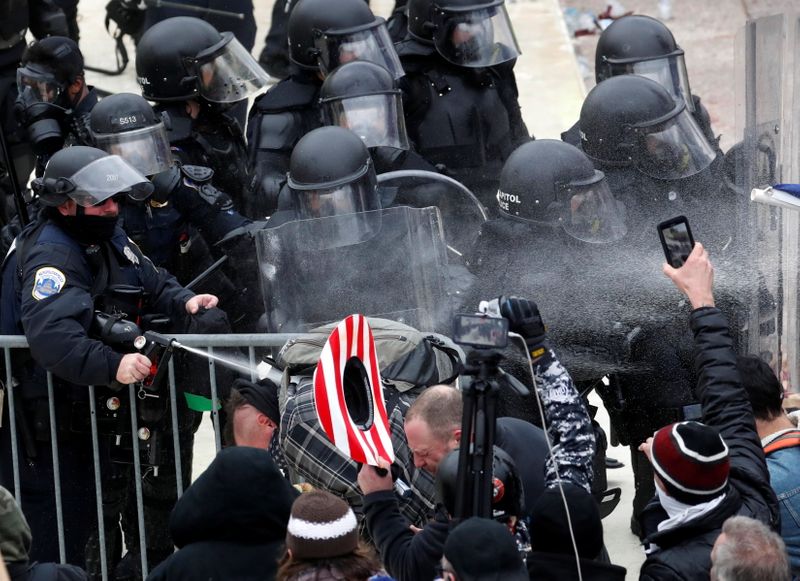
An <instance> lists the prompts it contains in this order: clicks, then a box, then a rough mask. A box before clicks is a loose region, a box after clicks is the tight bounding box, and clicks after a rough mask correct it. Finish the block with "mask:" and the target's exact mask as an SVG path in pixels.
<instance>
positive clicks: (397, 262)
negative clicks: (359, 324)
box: [256, 207, 452, 332]
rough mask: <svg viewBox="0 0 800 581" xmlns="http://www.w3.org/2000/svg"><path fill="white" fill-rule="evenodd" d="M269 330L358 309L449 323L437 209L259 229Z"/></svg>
mask: <svg viewBox="0 0 800 581" xmlns="http://www.w3.org/2000/svg"><path fill="white" fill-rule="evenodd" d="M256 249H257V255H258V261H259V264H260V266H261V269H260V270H261V286H262V294H263V298H264V306H265V311H266V313H267V315H268V320H269V329H270V331H274V332H294V331H306V330H308V329H310V328H313V327H316V326H319V325H321V324H324V323H327V322H330V321H335V320H340V319H342V318H344V317H345V316H347V315H349V314H353V313H360V314H364V315H369V316H379V317H382V318H386V319H392V320H396V321H399V322H402V323H405V324H408V325H410V326H412V327H415V328H417V329H420V330H437V329H445V328H449V325H450V319H451V315H452V312H451V308H450V297H449V294H448V288H447V287H448V268H447V252H446V245H445V241H444V234H443V232H442V220H441V215H440V213H439V210H438V209H437V208H434V207H429V208H410V207H395V208H389V209H386V210H375V211H372V212H363V213H360V214H348V215H343V216H332V217H327V218H319V219H314V220H299V221H295V222H289V223H287V224H284V225H282V226H279V227H277V228H272V229H267V230H262V231H259V232H258V233H257V234H256Z"/></svg>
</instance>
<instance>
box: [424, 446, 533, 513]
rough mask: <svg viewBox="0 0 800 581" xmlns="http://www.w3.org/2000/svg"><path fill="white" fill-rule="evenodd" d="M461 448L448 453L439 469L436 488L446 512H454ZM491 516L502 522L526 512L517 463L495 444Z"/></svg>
mask: <svg viewBox="0 0 800 581" xmlns="http://www.w3.org/2000/svg"><path fill="white" fill-rule="evenodd" d="M459 454H460V450H458V449H456V450H453V451H452V452H450V453H449V454H447V456H445V457H444V458H442V461H441V462H440V463H439V468H438V469H437V470H436V492H437V495H438V498H439V501H440V502H441V503H442V504H444V506H445V508H446V509H447V512H449V513H450V514H451V515H453V514H454V511H455V505H456V491H457V489H458V458H459ZM491 508H492V517H493V518H494V519H495V520H498V521H500V522H505V521H507V520H508V519H509V518H510V517H512V516H516V517H519V516H522V515H523V514H524V512H525V493H524V490H523V488H522V479H521V478H520V476H519V471H518V470H517V465H516V464H515V463H514V460H513V459H512V458H511V456H509V455H508V454H507V453H506V452H504V451H503V450H501V449H500V448H498V447H497V446H495V447H494V450H493V455H492V506H491Z"/></svg>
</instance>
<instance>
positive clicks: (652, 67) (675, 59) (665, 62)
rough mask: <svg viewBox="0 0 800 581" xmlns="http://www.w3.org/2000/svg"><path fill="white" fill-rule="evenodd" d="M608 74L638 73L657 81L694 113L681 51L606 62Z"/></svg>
mask: <svg viewBox="0 0 800 581" xmlns="http://www.w3.org/2000/svg"><path fill="white" fill-rule="evenodd" d="M606 66H607V67H608V70H609V72H610V76H616V75H639V76H641V77H647V78H648V79H652V80H653V81H655V82H657V83H658V84H659V85H661V86H662V87H664V88H665V89H667V91H669V92H670V94H671V95H672V96H673V98H674V99H675V101H677V102H683V103H686V108H687V109H689V111H690V112H691V113H694V101H693V100H692V91H691V89H690V88H689V75H688V73H687V72H686V62H685V61H684V58H683V53H681V54H675V55H671V56H668V57H664V58H659V59H653V60H646V61H638V62H632V63H614V62H609V63H606Z"/></svg>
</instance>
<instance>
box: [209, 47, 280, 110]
mask: <svg viewBox="0 0 800 581" xmlns="http://www.w3.org/2000/svg"><path fill="white" fill-rule="evenodd" d="M222 36H223V40H222V42H221V43H219V44H217V45H215V46H212V47H211V48H209V49H207V50H205V51H203V52H201V53H200V54H199V55H197V58H196V59H194V60H195V66H196V68H197V76H198V80H199V82H200V95H202V96H203V98H204V99H206V100H207V101H211V102H212V103H236V102H238V101H242V100H244V99H247V98H249V97H251V96H252V95H255V94H256V93H258V92H260V91H261V90H262V89H263V88H264V87H266V86H267V83H268V82H269V77H268V76H267V73H265V72H264V69H262V68H261V66H260V65H259V64H258V63H257V62H256V60H255V59H254V58H253V57H252V55H251V54H250V53H249V52H247V49H246V48H244V47H243V46H242V45H241V44H240V43H239V41H238V40H236V38H234V36H233V34H231V33H230V32H223V33H222Z"/></svg>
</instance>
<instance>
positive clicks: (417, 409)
mask: <svg viewBox="0 0 800 581" xmlns="http://www.w3.org/2000/svg"><path fill="white" fill-rule="evenodd" d="M463 411H464V405H463V402H462V399H461V392H460V391H459V390H458V389H456V388H454V387H450V386H447V385H435V386H433V387H430V388H428V389H426V390H425V391H424V392H422V394H421V395H420V396H419V397H418V398H417V399H416V400H415V401H414V403H413V404H411V407H410V408H409V409H408V411H407V412H406V419H405V424H404V426H403V429H404V430H405V433H406V439H407V440H408V447H409V449H410V450H411V453H412V454H413V455H414V466H416V467H417V468H421V469H422V470H426V471H428V472H430V473H431V474H433V475H436V472H437V470H438V469H439V463H440V462H441V461H442V458H444V457H445V456H446V455H447V454H448V452H450V451H451V450H455V449H456V448H458V446H459V443H460V442H461V416H462V415H463ZM494 445H495V446H497V447H498V448H500V449H502V450H503V451H504V452H506V453H507V454H508V455H509V456H511V458H512V459H513V460H514V463H515V464H516V466H517V469H518V470H519V473H520V478H521V479H522V486H523V488H524V492H525V514H524V516H528V514H529V511H530V509H531V508H532V507H533V506H534V504H535V503H536V499H537V498H539V496H540V495H541V493H542V491H543V490H544V462H545V458H546V456H547V442H546V441H545V438H544V432H543V431H542V430H541V429H540V428H538V427H536V426H534V425H533V424H530V423H528V422H526V421H524V420H520V419H517V418H497V429H496V431H495V441H494Z"/></svg>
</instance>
